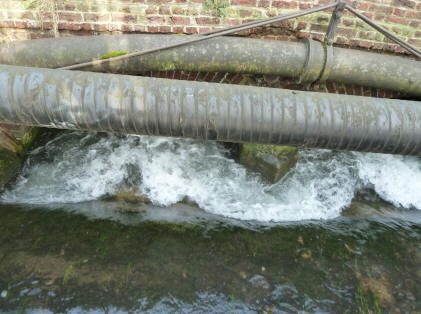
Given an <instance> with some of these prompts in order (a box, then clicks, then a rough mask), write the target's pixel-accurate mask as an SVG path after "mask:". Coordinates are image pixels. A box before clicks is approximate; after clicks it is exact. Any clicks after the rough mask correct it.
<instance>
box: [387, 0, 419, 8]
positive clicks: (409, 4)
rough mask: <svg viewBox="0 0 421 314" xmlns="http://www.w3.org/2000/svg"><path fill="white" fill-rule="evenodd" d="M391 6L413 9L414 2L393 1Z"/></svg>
mask: <svg viewBox="0 0 421 314" xmlns="http://www.w3.org/2000/svg"><path fill="white" fill-rule="evenodd" d="M392 4H393V5H394V6H402V7H408V8H411V9H413V8H415V1H412V0H393V1H392Z"/></svg>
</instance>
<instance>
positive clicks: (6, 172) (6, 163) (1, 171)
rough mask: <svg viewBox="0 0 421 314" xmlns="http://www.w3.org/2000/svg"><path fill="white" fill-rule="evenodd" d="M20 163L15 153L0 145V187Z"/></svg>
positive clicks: (12, 175)
mask: <svg viewBox="0 0 421 314" xmlns="http://www.w3.org/2000/svg"><path fill="white" fill-rule="evenodd" d="M20 164H21V158H20V157H19V156H18V155H17V154H16V153H14V152H11V151H9V150H7V149H4V148H1V147H0V187H1V186H2V185H4V184H6V183H7V182H9V181H10V180H11V179H12V178H13V177H14V176H15V174H16V172H17V171H18V170H19V168H20Z"/></svg>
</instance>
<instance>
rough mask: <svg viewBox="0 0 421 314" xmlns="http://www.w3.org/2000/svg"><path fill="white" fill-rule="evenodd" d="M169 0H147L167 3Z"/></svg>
mask: <svg viewBox="0 0 421 314" xmlns="http://www.w3.org/2000/svg"><path fill="white" fill-rule="evenodd" d="M168 2H171V0H148V3H168Z"/></svg>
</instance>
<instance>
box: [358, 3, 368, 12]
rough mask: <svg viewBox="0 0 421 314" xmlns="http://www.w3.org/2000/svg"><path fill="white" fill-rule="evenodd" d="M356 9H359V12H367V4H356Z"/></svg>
mask: <svg viewBox="0 0 421 314" xmlns="http://www.w3.org/2000/svg"><path fill="white" fill-rule="evenodd" d="M356 8H357V9H359V10H363V11H366V10H368V3H364V2H357V3H356Z"/></svg>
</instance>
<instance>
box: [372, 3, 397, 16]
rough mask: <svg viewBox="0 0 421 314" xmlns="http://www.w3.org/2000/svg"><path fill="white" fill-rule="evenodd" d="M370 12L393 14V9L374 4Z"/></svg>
mask: <svg viewBox="0 0 421 314" xmlns="http://www.w3.org/2000/svg"><path fill="white" fill-rule="evenodd" d="M369 11H372V12H376V13H385V14H392V12H393V8H392V7H386V6H382V5H376V4H372V5H370V8H369Z"/></svg>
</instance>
